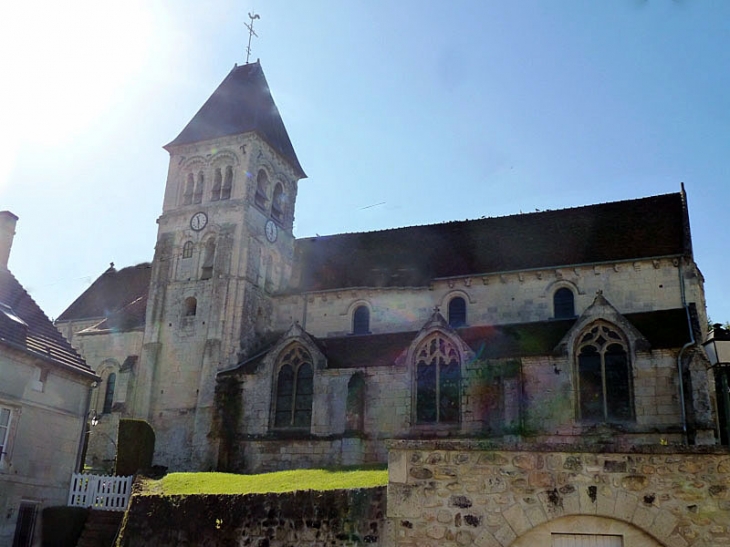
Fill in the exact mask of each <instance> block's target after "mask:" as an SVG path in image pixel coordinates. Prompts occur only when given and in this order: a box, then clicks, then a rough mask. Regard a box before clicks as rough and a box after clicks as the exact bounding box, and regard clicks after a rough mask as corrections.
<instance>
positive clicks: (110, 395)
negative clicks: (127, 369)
mask: <svg viewBox="0 0 730 547" xmlns="http://www.w3.org/2000/svg"><path fill="white" fill-rule="evenodd" d="M116 383H117V375H116V373H114V372H112V373H111V374H109V376H107V378H106V389H105V390H104V407H103V409H102V411H101V413H102V414H111V411H112V405H113V404H114V385H115V384H116Z"/></svg>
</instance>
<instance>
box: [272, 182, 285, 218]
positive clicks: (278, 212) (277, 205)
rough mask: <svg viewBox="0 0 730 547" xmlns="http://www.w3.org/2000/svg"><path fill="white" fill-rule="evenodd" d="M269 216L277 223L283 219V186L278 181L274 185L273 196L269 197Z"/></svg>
mask: <svg viewBox="0 0 730 547" xmlns="http://www.w3.org/2000/svg"><path fill="white" fill-rule="evenodd" d="M271 218H273V219H274V220H275V221H277V222H279V223H280V222H281V221H282V220H283V219H284V188H283V187H282V186H281V184H280V183H277V184H276V186H275V187H274V196H273V198H272V199H271Z"/></svg>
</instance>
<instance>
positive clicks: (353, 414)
mask: <svg viewBox="0 0 730 547" xmlns="http://www.w3.org/2000/svg"><path fill="white" fill-rule="evenodd" d="M345 418H346V423H345V430H346V431H349V432H359V431H362V430H363V422H364V421H365V380H364V379H363V377H362V374H360V373H356V374H354V375H353V376H352V378H350V381H349V382H348V383H347V406H346V410H345Z"/></svg>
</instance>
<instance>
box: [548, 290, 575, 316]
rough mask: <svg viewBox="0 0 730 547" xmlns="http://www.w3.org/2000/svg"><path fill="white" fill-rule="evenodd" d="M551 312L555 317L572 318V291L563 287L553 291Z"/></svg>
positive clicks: (573, 314)
mask: <svg viewBox="0 0 730 547" xmlns="http://www.w3.org/2000/svg"><path fill="white" fill-rule="evenodd" d="M553 314H554V317H555V319H572V318H573V317H575V300H574V296H573V291H571V290H570V289H567V288H565V287H563V288H561V289H558V290H557V291H555V294H554V295H553Z"/></svg>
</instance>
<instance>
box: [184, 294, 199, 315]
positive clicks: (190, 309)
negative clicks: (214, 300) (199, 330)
mask: <svg viewBox="0 0 730 547" xmlns="http://www.w3.org/2000/svg"><path fill="white" fill-rule="evenodd" d="M196 313H198V301H197V300H196V299H195V297H193V296H189V297H187V298H186V299H185V317H195V314H196Z"/></svg>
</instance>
